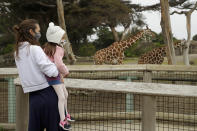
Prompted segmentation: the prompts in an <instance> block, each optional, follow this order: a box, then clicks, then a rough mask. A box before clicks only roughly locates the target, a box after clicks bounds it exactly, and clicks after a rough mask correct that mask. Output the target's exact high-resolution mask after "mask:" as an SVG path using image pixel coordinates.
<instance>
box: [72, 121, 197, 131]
mask: <svg viewBox="0 0 197 131" xmlns="http://www.w3.org/2000/svg"><path fill="white" fill-rule="evenodd" d="M140 130H141V123H140V122H135V123H132V121H131V122H127V123H117V122H114V121H94V122H76V123H73V124H72V131H140ZM196 130H197V128H195V127H194V126H185V125H171V124H170V123H167V124H163V123H157V124H156V131H196Z"/></svg>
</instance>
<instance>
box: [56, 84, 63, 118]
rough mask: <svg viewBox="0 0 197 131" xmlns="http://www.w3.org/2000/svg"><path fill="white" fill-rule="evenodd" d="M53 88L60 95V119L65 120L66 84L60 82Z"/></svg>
mask: <svg viewBox="0 0 197 131" xmlns="http://www.w3.org/2000/svg"><path fill="white" fill-rule="evenodd" d="M53 88H54V90H55V92H56V94H57V96H58V109H59V114H60V120H61V121H63V120H64V119H65V112H64V102H65V95H64V85H63V84H58V85H53Z"/></svg>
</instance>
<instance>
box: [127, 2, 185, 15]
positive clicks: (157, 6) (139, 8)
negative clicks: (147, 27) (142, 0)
mask: <svg viewBox="0 0 197 131" xmlns="http://www.w3.org/2000/svg"><path fill="white" fill-rule="evenodd" d="M186 1H187V0H179V1H178V2H177V1H176V2H174V1H173V0H171V1H169V6H170V7H175V6H178V5H181V4H183V3H185V2H186ZM130 7H131V8H133V9H135V11H137V12H141V11H148V10H160V8H161V5H160V3H157V4H154V5H150V6H141V5H137V4H131V5H130Z"/></svg>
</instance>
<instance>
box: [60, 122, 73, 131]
mask: <svg viewBox="0 0 197 131" xmlns="http://www.w3.org/2000/svg"><path fill="white" fill-rule="evenodd" d="M59 125H60V127H62V129H64V130H65V131H68V130H70V129H71V125H70V124H69V123H68V121H60V123H59Z"/></svg>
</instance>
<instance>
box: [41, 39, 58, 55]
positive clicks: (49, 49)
mask: <svg viewBox="0 0 197 131" xmlns="http://www.w3.org/2000/svg"><path fill="white" fill-rule="evenodd" d="M56 46H58V44H56V43H53V42H47V43H45V44H44V46H43V50H44V52H45V53H46V55H47V56H49V57H53V56H54V54H55V52H56Z"/></svg>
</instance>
